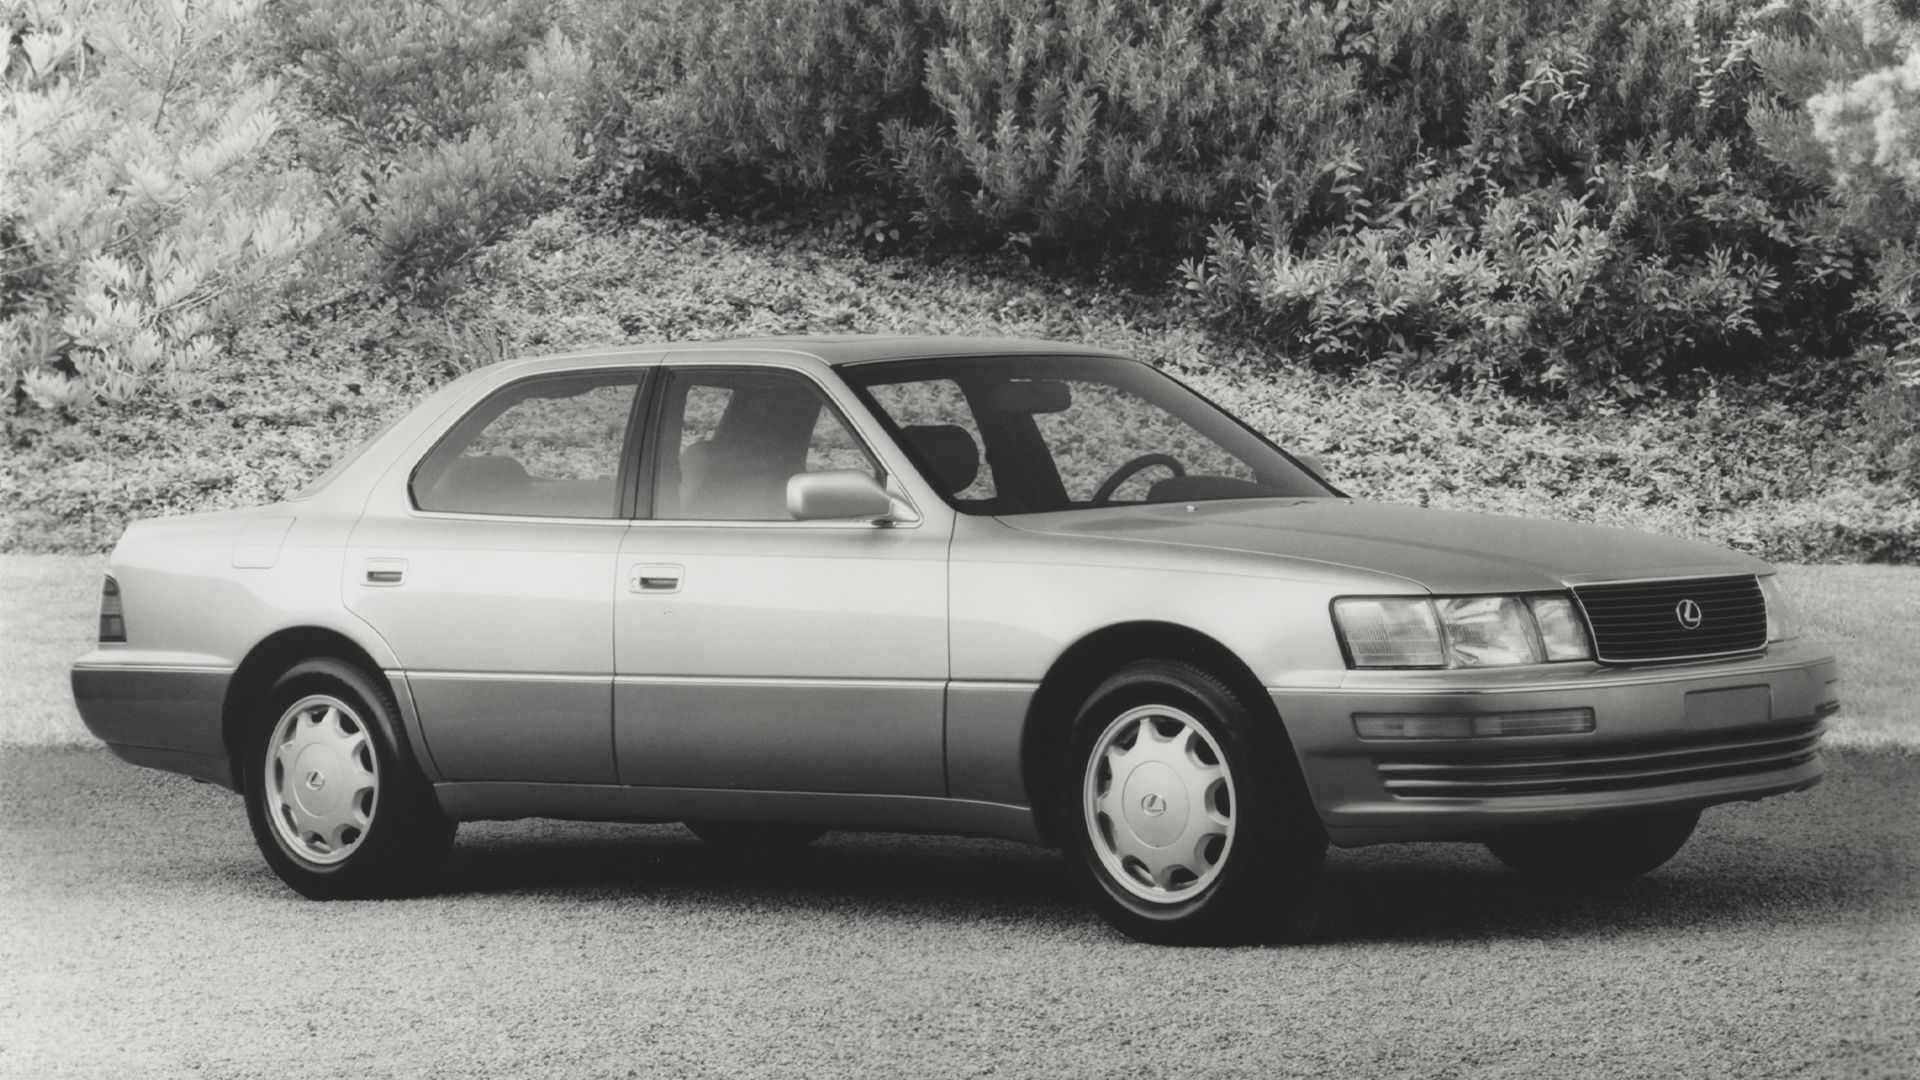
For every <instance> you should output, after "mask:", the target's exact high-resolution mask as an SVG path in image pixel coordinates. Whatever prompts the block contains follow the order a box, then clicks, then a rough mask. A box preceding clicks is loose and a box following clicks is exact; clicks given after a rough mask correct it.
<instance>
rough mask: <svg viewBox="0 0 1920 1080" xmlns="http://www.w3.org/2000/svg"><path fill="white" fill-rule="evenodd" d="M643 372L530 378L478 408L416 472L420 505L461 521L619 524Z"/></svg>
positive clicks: (416, 498) (416, 501) (415, 486)
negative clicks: (492, 518) (480, 517)
mask: <svg viewBox="0 0 1920 1080" xmlns="http://www.w3.org/2000/svg"><path fill="white" fill-rule="evenodd" d="M639 388H640V376H639V374H638V373H636V372H632V371H625V372H591V373H586V374H575V375H558V376H546V377H541V378H534V379H527V380H525V381H524V382H519V383H515V384H514V385H512V386H509V387H507V388H506V389H504V390H502V391H500V392H498V393H496V394H494V395H493V396H491V397H489V398H487V399H486V400H485V401H483V402H481V403H480V404H479V405H477V406H475V407H474V410H473V411H472V412H470V413H468V414H467V415H466V416H464V417H462V418H461V420H460V422H459V423H457V424H455V425H454V426H453V428H452V429H451V430H450V431H448V432H447V434H446V436H445V437H444V438H442V439H441V440H440V442H439V444H438V445H436V446H435V447H434V448H433V450H431V451H429V452H428V454H427V456H426V458H425V459H423V460H422V461H421V463H420V466H419V468H417V469H415V470H414V475H413V484H412V492H413V500H414V505H416V506H418V507H419V508H420V509H422V510H438V511H444V512H448V513H457V514H507V515H513V516H521V517H563V518H612V517H618V516H620V491H621V488H622V487H623V485H622V484H621V476H622V474H621V463H622V461H623V460H625V453H624V448H625V446H626V445H627V435H628V431H627V429H628V425H629V423H630V422H631V419H632V416H633V412H634V408H633V406H634V398H635V396H636V395H637V394H638V393H639Z"/></svg>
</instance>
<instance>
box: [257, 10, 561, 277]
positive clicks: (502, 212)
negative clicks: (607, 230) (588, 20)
mask: <svg viewBox="0 0 1920 1080" xmlns="http://www.w3.org/2000/svg"><path fill="white" fill-rule="evenodd" d="M279 18H280V23H281V42H280V48H281V49H282V51H283V52H284V53H285V54H286V55H287V56H288V57H290V58H291V59H293V60H294V61H295V62H296V64H297V69H298V71H299V73H300V78H299V85H300V87H301V88H302V90H303V91H304V92H305V94H306V96H307V100H308V103H309V104H310V106H311V107H312V108H313V109H314V110H315V111H316V112H317V113H318V114H319V116H317V117H316V118H314V120H313V123H312V129H313V130H312V131H311V132H309V133H308V136H307V138H306V139H305V140H304V145H303V148H304V151H305V153H306V154H307V156H308V158H309V160H311V161H312V162H313V163H314V165H315V166H316V168H317V170H318V171H320V172H322V173H324V174H326V175H329V176H332V177H334V186H333V187H332V189H331V191H330V195H331V197H332V198H333V200H334V201H335V202H336V203H337V204H338V205H339V206H340V207H341V209H342V216H343V227H344V229H345V231H346V233H347V234H348V235H350V236H352V237H354V238H357V239H358V240H359V241H360V242H362V243H364V244H365V245H366V250H367V254H368V257H369V259H370V261H371V264H372V267H371V269H372V273H373V275H374V276H376V277H377V278H378V280H379V281H380V282H381V283H382V285H383V287H384V288H385V290H386V291H388V292H389V293H393V294H399V295H406V296H412V297H420V298H422V299H427V300H436V301H437V300H444V299H445V298H446V297H447V296H448V295H450V294H451V293H452V292H453V291H454V290H455V289H457V288H458V287H460V286H461V285H462V284H463V283H464V282H465V281H466V280H467V279H468V278H469V277H470V276H471V275H472V272H473V271H474V270H475V269H476V267H477V265H478V260H479V258H480V255H481V253H482V252H483V251H484V250H485V249H486V248H487V247H488V246H489V245H491V244H493V243H495V242H497V241H499V240H500V239H501V238H502V237H504V236H506V235H507V234H508V233H509V232H510V231H511V230H513V229H514V228H517V227H519V226H520V225H523V224H525V223H526V221H527V220H529V219H530V218H532V217H533V216H534V215H535V214H537V213H539V212H540V211H542V210H544V209H547V208H549V207H551V206H553V205H554V204H555V203H557V202H558V201H559V199H560V198H561V197H562V195H564V193H565V190H566V185H567V182H568V181H569V179H570V178H571V176H572V173H573V170H574V168H575V166H576V164H577V158H576V141H577V130H578V124H577V122H576V120H575V118H574V117H575V112H576V108H577V105H578V98H579V94H580V91H581V88H582V86H583V84H584V81H585V78H586V75H587V71H588V61H587V57H586V55H585V53H584V52H582V51H581V50H579V49H578V48H576V47H575V46H574V44H573V43H572V41H571V40H570V39H569V38H568V37H566V36H565V34H563V33H562V31H561V29H560V28H559V26H558V25H557V23H556V21H555V20H556V16H555V13H554V12H553V11H552V10H551V8H550V6H549V5H547V4H544V3H540V2H534V0H509V2H507V3H502V4H496V5H472V4H459V3H453V2H450V0H407V2H405V3H398V4H396V3H391V2H389V0H289V2H288V3H286V4H285V5H283V7H282V8H281V9H280V11H279ZM359 272H360V268H359V267H358V266H355V265H353V264H352V263H351V262H350V263H349V265H348V267H347V268H346V269H345V270H343V271H342V273H343V275H349V276H350V275H353V274H357V273H359Z"/></svg>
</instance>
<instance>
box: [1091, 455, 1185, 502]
mask: <svg viewBox="0 0 1920 1080" xmlns="http://www.w3.org/2000/svg"><path fill="white" fill-rule="evenodd" d="M1155 465H1163V466H1165V467H1167V468H1169V469H1172V470H1173V475H1175V476H1185V475H1187V467H1186V466H1185V465H1182V464H1180V459H1179V458H1176V457H1174V456H1173V455H1172V454H1141V455H1140V456H1139V457H1137V458H1134V459H1133V460H1132V461H1129V462H1127V463H1126V464H1125V465H1122V466H1120V467H1119V468H1117V469H1115V470H1113V475H1112V476H1109V477H1107V478H1106V479H1105V480H1102V481H1101V482H1100V486H1099V487H1098V488H1097V489H1095V491H1094V493H1093V505H1095V506H1105V505H1107V503H1108V502H1110V501H1112V499H1113V493H1114V492H1116V491H1119V490H1120V485H1121V484H1124V483H1126V482H1127V481H1128V480H1131V479H1133V475H1134V474H1135V473H1137V472H1140V471H1141V470H1143V469H1151V468H1153V467H1154V466H1155Z"/></svg>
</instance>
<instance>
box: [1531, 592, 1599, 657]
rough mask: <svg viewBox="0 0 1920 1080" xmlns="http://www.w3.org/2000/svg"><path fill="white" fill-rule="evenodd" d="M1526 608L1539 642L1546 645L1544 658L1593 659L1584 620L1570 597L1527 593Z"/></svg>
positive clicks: (1591, 644)
mask: <svg viewBox="0 0 1920 1080" xmlns="http://www.w3.org/2000/svg"><path fill="white" fill-rule="evenodd" d="M1527 607H1528V608H1529V609H1531V610H1532V612H1533V621H1534V625H1536V626H1538V627H1539V628H1540V643H1541V644H1542V645H1544V646H1546V649H1547V659H1549V660H1591V659H1593V643H1592V642H1590V641H1588V640H1587V624H1586V621H1585V620H1583V619H1581V618H1580V612H1579V611H1578V610H1576V609H1575V608H1574V606H1573V598H1572V597H1571V596H1529V597H1527Z"/></svg>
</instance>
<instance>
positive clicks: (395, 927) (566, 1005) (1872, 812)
mask: <svg viewBox="0 0 1920 1080" xmlns="http://www.w3.org/2000/svg"><path fill="white" fill-rule="evenodd" d="M1829 760H1830V766H1831V772H1830V775H1829V778H1828V782H1827V783H1826V785H1824V786H1823V787H1821V788H1818V789H1816V790H1814V791H1813V792H1810V793H1807V794H1803V795H1797V796H1791V797H1787V798H1782V799H1775V800H1771V801H1769V802H1765V803H1761V804H1758V805H1746V806H1736V807H1725V808H1720V809H1717V810H1713V811H1709V812H1708V814H1707V816H1706V818H1705V820H1704V822H1703V825H1702V828H1701V831H1700V833H1699V834H1698V835H1697V836H1696V837H1695V839H1694V842H1693V844H1692V845H1691V846H1689V847H1688V848H1687V849H1686V850H1685V851H1684V852H1682V853H1681V855H1680V856H1679V858H1677V859H1676V860H1675V861H1674V862H1673V863H1671V864H1669V865H1668V866H1667V867H1666V868H1665V869H1663V870H1661V871H1659V872H1657V873H1656V874H1655V875H1653V876H1652V877H1650V878H1648V879H1646V880H1644V881H1640V882H1636V883H1633V884H1631V885H1628V886H1625V887H1622V888H1619V889H1617V890H1614V891H1611V892H1609V893H1606V894H1604V895H1556V894H1551V893H1541V892H1537V891H1532V890H1529V889H1528V888H1527V887H1525V886H1524V885H1523V884H1522V883H1521V882H1520V881H1519V880H1518V879H1516V878H1515V877H1514V876H1512V875H1510V874H1508V873H1506V872H1504V871H1503V870H1501V869H1500V868H1499V867H1498V865H1497V864H1496V863H1494V862H1493V861H1492V859H1491V858H1489V857H1488V856H1486V855H1485V854H1484V853H1482V852H1481V851H1480V849H1478V848H1474V847H1466V846H1445V847H1424V848H1415V847H1400V848H1377V849H1371V850H1368V851H1361V852H1336V853H1335V855H1334V856H1333V859H1332V862H1331V873H1330V884H1329V888H1330V890H1331V893H1332V896H1331V901H1332V902H1331V914H1330V916H1329V918H1328V920H1327V923H1326V925H1325V926H1324V927H1323V931H1322V935H1321V940H1320V941H1319V942H1318V943H1317V944H1314V945H1310V946H1306V947H1295V948H1273V949H1234V950H1190V951H1176V950H1166V949H1155V948H1150V947H1146V946H1140V945H1135V944H1131V943H1129V942H1127V941H1125V940H1123V939H1121V938H1119V937H1117V936H1115V935H1114V934H1113V933H1111V932H1110V931H1108V930H1107V929H1105V928H1104V927H1103V926H1102V925H1100V924H1099V923H1098V922H1096V920H1095V919H1094V917H1093V916H1092V915H1090V914H1089V913H1087V912H1086V911H1084V910H1083V909H1082V908H1081V907H1080V906H1079V905H1078V904H1077V903H1076V902H1075V901H1074V899H1073V897H1072V894H1071V889H1070V887H1069V883H1068V879H1067V877H1066V875H1065V873H1064V872H1063V870H1062V868H1061V867H1060V865H1059V864H1058V862H1057V860H1056V858H1055V857H1054V856H1053V855H1052V854H1050V853H1047V852H1042V851H1037V850H1032V849H1027V848H1022V847H1019V846H1017V845H1013V844H1007V843H1001V842H997V841H969V840H954V839H921V838H907V837H893V836H876V837H866V836H857V835H853V834H843V833H836V834H833V835H832V836H829V837H828V838H827V839H826V840H825V841H823V842H821V843H820V844H819V845H817V846H816V847H814V848H812V849H809V850H807V851H806V852H804V853H801V854H799V855H796V856H790V857H783V858H778V859H774V860H770V861H769V860H761V861H758V862H747V861H739V860H730V859H728V858H725V857H723V856H720V855H717V854H715V853H714V852H712V851H711V850H709V849H707V848H704V847H703V846H701V845H700V844H699V843H698V842H697V841H695V840H693V839H692V837H691V836H689V835H688V834H686V833H685V832H683V831H682V830H680V829H679V828H678V827H675V826H659V827H638V826H609V825H582V824H569V823H548V822H523V823H516V824H484V825H477V826H467V827H465V828H463V829H462V831H461V839H460V843H459V845H458V846H457V847H456V849H455V852H454V855H453V858H452V860H451V862H450V865H449V867H448V870H447V874H446V889H445V892H444V893H443V894H442V895H440V896H437V897H433V898H429V899H424V900H415V901H406V902H388V903H363V904H332V905H322V904H313V903H308V902H305V901H302V900H299V899H297V898H295V897H294V896H293V895H292V894H290V893H288V892H287V891H285V890H284V889H282V888H281V887H280V885H279V883H278V882H277V881H275V880H273V879H272V878H271V877H270V876H269V875H268V873H267V871H266V869H265V868H264V866H263V865H262V864H261V862H260V860H259V859H258V857H257V856H256V854H255V853H254V850H253V847H252V844H251V841H250V839H249V837H248V835H247V831H246V825H245V822H244V820H243V818H242V815H241V809H240V803H239V801H238V799H237V798H235V797H234V796H231V795H229V794H227V793H225V792H222V791H219V790H217V789H213V788H208V787H203V786H198V785H195V784H192V783H191V782H189V781H186V780H184V779H181V778H178V777H173V776H167V775H162V774H159V773H155V772H149V771H146V770H139V769H134V768H132V767H130V766H125V765H122V764H120V763H119V762H117V761H115V760H114V759H112V758H110V757H109V756H108V755H106V754H105V753H103V752H99V751H84V750H81V751H75V750H67V751H32V750H15V751H10V752H5V753H4V754H0V913H4V916H5V920H6V921H5V930H4V931H3V932H0V1075H5V1076H9V1077H12V1076H19V1077H34V1078H41V1077H59V1076H75V1077H117V1076H140V1077H148V1076H186V1075H191V1076H201V1077H255V1076H302V1077H323V1076H344V1075H353V1076H402V1077H414V1076H438V1077H463V1076H493V1075H528V1076H551V1077H567V1076H616V1077H621V1076H638V1077H661V1076H681V1075H689V1076H692V1075H712V1076H729V1077H732V1076H769V1077H783V1078H784V1077H814V1076H840V1075H853V1076H876V1077H891V1076H900V1075H907V1076H921V1075H928V1076H966V1075H994V1076H1013V1077H1024V1076H1055V1075H1058V1076H1118V1075H1127V1076H1162V1075H1187V1074H1190V1075H1203V1076H1209V1077H1213V1076H1233V1075H1244V1076H1261V1077H1269V1076H1367V1077H1374V1076H1382V1077H1399V1076H1407V1077H1414V1076H1418V1077H1455V1076H1458V1077H1468V1076H1471V1077H1500V1076H1511V1077H1527V1078H1533V1077H1539V1076H1551V1077H1555V1078H1563V1077H1579V1076H1595V1077H1605V1078H1607V1080H1627V1078H1631V1077H1657V1078H1661V1080H1667V1078H1671V1077H1721V1076H1737V1077H1748V1078H1753V1077H1772V1076H1796V1077H1803V1076H1848V1077H1866V1076H1884V1077H1896V1076H1898V1077H1910V1076H1913V1075H1916V1074H1920V757H1900V756H1895V755H1885V754H1882V755H1866V754H1844V755H1833V756H1830V759H1829Z"/></svg>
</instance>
